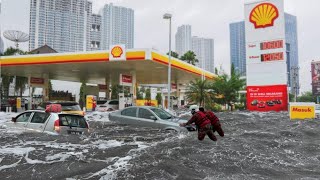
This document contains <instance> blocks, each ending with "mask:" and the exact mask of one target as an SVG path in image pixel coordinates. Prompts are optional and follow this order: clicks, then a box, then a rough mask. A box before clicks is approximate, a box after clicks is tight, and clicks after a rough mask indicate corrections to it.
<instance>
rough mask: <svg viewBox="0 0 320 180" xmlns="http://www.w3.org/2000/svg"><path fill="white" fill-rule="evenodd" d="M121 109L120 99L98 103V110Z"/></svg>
mask: <svg viewBox="0 0 320 180" xmlns="http://www.w3.org/2000/svg"><path fill="white" fill-rule="evenodd" d="M118 109H119V100H109V101H107V102H106V103H104V104H100V105H97V108H96V111H99V112H106V111H115V110H118Z"/></svg>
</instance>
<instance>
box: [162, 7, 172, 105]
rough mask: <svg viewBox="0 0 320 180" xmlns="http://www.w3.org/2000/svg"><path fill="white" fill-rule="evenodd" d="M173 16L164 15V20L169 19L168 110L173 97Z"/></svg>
mask: <svg viewBox="0 0 320 180" xmlns="http://www.w3.org/2000/svg"><path fill="white" fill-rule="evenodd" d="M171 18H172V15H171V14H168V13H166V14H164V15H163V19H169V67H168V106H167V107H168V109H170V108H169V107H170V96H171Z"/></svg>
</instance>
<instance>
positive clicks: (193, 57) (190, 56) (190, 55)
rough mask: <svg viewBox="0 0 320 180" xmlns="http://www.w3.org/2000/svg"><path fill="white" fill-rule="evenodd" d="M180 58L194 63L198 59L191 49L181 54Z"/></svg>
mask: <svg viewBox="0 0 320 180" xmlns="http://www.w3.org/2000/svg"><path fill="white" fill-rule="evenodd" d="M181 60H183V61H185V62H187V63H189V64H192V65H196V63H198V62H199V60H198V59H197V58H196V54H195V53H194V52H193V51H188V52H186V53H185V54H184V55H183V56H181Z"/></svg>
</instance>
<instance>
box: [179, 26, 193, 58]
mask: <svg viewBox="0 0 320 180" xmlns="http://www.w3.org/2000/svg"><path fill="white" fill-rule="evenodd" d="M175 38H176V53H178V54H179V56H183V55H184V54H185V53H186V52H187V51H190V50H191V49H192V37H191V26H190V25H182V26H179V27H178V31H177V33H176V36H175Z"/></svg>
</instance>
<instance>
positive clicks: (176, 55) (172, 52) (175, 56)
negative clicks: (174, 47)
mask: <svg viewBox="0 0 320 180" xmlns="http://www.w3.org/2000/svg"><path fill="white" fill-rule="evenodd" d="M167 55H168V56H169V52H168V53H167ZM171 56H172V57H174V58H177V59H178V58H179V54H178V53H176V52H174V51H171Z"/></svg>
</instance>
